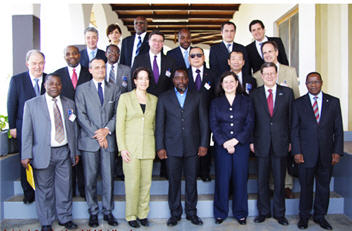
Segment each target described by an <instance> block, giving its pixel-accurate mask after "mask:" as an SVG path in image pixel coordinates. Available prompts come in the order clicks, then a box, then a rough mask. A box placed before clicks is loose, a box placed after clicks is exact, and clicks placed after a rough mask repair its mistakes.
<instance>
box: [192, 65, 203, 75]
mask: <svg viewBox="0 0 352 231" xmlns="http://www.w3.org/2000/svg"><path fill="white" fill-rule="evenodd" d="M203 69H204V66H203V65H202V66H201V67H199V68H196V67H192V73H196V74H197V72H196V70H200V74H201V75H203V73H204V72H203Z"/></svg>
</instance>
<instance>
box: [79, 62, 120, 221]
mask: <svg viewBox="0 0 352 231" xmlns="http://www.w3.org/2000/svg"><path fill="white" fill-rule="evenodd" d="M105 68H106V67H105V62H104V60H103V59H99V58H94V59H92V60H91V61H90V63H89V72H90V73H91V74H92V76H93V79H92V80H91V81H89V82H86V83H84V84H81V85H79V86H78V87H77V90H76V95H75V102H76V106H77V116H78V122H79V125H80V127H81V129H80V136H79V139H78V149H79V150H81V151H82V161H83V169H84V178H85V185H86V188H85V191H86V200H87V203H88V207H89V209H88V212H89V214H90V217H89V223H88V224H89V226H90V227H97V226H99V223H98V212H99V206H98V201H97V176H98V169H100V175H101V178H102V186H103V192H102V204H103V208H102V212H103V214H104V220H106V221H107V222H108V224H109V225H112V226H116V225H118V223H117V221H116V219H115V218H114V216H113V215H112V210H113V209H114V202H113V177H112V173H113V169H114V155H115V152H116V138H115V120H116V119H115V118H116V106H117V104H116V102H117V100H118V94H117V88H116V85H115V84H111V83H109V82H107V81H105V72H106V71H105Z"/></svg>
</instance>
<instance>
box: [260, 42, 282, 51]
mask: <svg viewBox="0 0 352 231" xmlns="http://www.w3.org/2000/svg"><path fill="white" fill-rule="evenodd" d="M266 44H271V45H272V46H273V47H274V50H275V51H277V50H279V48H278V46H277V43H276V42H275V41H273V40H269V41H266V42H264V43H263V44H262V47H261V50H262V52H263V47H264V46H265V45H266Z"/></svg>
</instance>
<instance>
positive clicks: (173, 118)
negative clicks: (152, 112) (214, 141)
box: [155, 89, 209, 157]
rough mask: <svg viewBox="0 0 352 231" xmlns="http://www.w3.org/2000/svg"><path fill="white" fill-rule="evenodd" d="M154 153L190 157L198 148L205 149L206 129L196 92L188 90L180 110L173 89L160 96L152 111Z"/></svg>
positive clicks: (204, 110)
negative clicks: (155, 151)
mask: <svg viewBox="0 0 352 231" xmlns="http://www.w3.org/2000/svg"><path fill="white" fill-rule="evenodd" d="M156 112H157V114H156V129H155V132H156V136H155V137H156V149H157V150H160V149H166V151H167V155H169V156H175V157H182V156H194V155H197V153H198V148H199V147H200V146H202V147H208V144H209V127H208V111H207V110H206V105H205V102H204V100H203V97H201V94H200V93H198V92H197V91H192V90H191V89H189V90H188V91H187V96H186V99H185V103H184V107H183V108H181V107H180V104H179V102H178V100H177V96H176V93H175V90H174V89H171V90H169V91H167V92H164V93H163V94H161V95H160V97H159V99H158V105H157V109H156Z"/></svg>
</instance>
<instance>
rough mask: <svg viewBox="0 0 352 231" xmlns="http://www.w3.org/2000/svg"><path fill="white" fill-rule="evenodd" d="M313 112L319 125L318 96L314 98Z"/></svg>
mask: <svg viewBox="0 0 352 231" xmlns="http://www.w3.org/2000/svg"><path fill="white" fill-rule="evenodd" d="M313 99H314V103H313V111H314V116H315V119H316V120H317V123H319V117H320V116H319V108H318V96H314V98H313Z"/></svg>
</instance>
